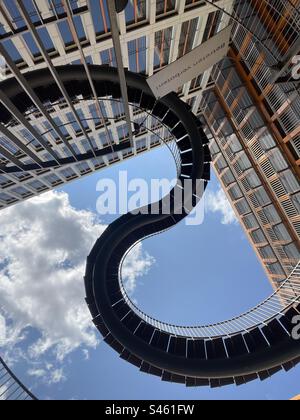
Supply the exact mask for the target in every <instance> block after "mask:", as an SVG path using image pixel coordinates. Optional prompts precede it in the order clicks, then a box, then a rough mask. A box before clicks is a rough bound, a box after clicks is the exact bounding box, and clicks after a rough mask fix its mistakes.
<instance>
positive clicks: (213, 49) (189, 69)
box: [147, 25, 232, 99]
mask: <svg viewBox="0 0 300 420" xmlns="http://www.w3.org/2000/svg"><path fill="white" fill-rule="evenodd" d="M231 31H232V25H231V26H228V27H227V28H226V29H224V30H223V31H221V32H219V33H218V34H217V35H216V36H214V37H213V38H211V39H210V40H208V41H206V42H204V43H203V44H202V45H200V46H199V47H197V48H195V49H194V50H193V51H191V52H190V53H188V54H186V55H184V56H183V57H182V58H180V59H179V60H177V61H175V62H174V63H172V64H170V65H168V66H167V67H165V68H164V69H163V70H161V71H159V72H158V73H156V74H155V75H154V76H151V77H149V78H148V80H147V81H148V85H149V86H150V88H151V90H152V92H153V94H154V95H155V97H156V98H157V99H159V98H163V97H164V96H166V95H168V94H169V93H170V92H173V91H177V90H178V89H179V88H180V87H181V86H183V85H184V84H185V83H187V82H189V81H191V80H193V79H194V78H196V77H198V76H199V75H201V74H203V73H204V72H205V71H206V70H209V69H210V68H211V67H212V66H214V65H215V64H217V63H218V62H219V61H221V60H222V59H223V58H224V57H226V55H227V53H228V49H229V43H230V37H231Z"/></svg>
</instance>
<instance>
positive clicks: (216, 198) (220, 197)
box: [205, 188, 237, 225]
mask: <svg viewBox="0 0 300 420" xmlns="http://www.w3.org/2000/svg"><path fill="white" fill-rule="evenodd" d="M205 208H206V211H207V212H212V213H220V214H221V217H222V219H221V223H222V224H223V225H231V224H235V223H237V218H236V215H235V213H234V211H233V209H232V207H231V204H230V203H229V201H228V199H227V197H226V194H225V193H224V191H223V190H222V189H221V188H220V189H219V190H218V191H216V192H212V191H208V192H207V193H206V195H205Z"/></svg>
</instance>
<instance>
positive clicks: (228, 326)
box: [119, 229, 300, 339]
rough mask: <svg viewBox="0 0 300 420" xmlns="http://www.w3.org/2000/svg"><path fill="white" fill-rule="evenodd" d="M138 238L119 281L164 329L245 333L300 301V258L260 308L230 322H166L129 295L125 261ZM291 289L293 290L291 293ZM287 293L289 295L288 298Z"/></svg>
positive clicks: (201, 334)
mask: <svg viewBox="0 0 300 420" xmlns="http://www.w3.org/2000/svg"><path fill="white" fill-rule="evenodd" d="M168 230H169V229H165V230H163V231H162V232H159V233H155V234H152V235H149V236H148V237H146V238H143V240H142V241H144V240H145V239H149V238H151V237H154V236H156V235H158V234H161V233H163V232H166V231H168ZM142 241H137V242H136V243H135V244H134V245H132V247H131V248H130V249H129V250H128V251H127V253H126V254H125V255H124V257H123V260H122V263H121V265H120V269H119V279H120V280H119V281H120V288H121V292H122V295H123V297H124V300H125V301H126V303H127V304H128V306H129V307H130V308H131V309H132V310H133V311H134V312H135V313H136V314H137V315H138V316H139V317H140V318H141V319H143V320H144V321H145V322H147V323H149V324H150V325H152V326H154V327H155V328H157V329H160V330H161V331H164V332H168V333H171V334H174V335H178V336H184V337H191V338H207V339H210V338H215V337H227V336H228V335H234V334H240V333H243V332H248V331H249V330H252V329H254V328H256V327H258V326H264V325H266V324H267V323H269V322H270V321H271V320H272V319H275V318H277V317H279V316H280V315H282V314H283V313H284V312H286V311H287V310H288V309H289V308H290V307H292V306H294V305H295V304H296V303H298V302H300V261H299V262H298V264H297V266H296V267H295V268H294V270H293V271H292V273H291V274H290V276H289V277H288V278H287V279H286V280H285V281H284V282H283V283H282V284H281V286H280V287H279V288H278V289H277V290H276V291H275V292H274V293H273V294H272V295H271V296H270V297H268V298H267V299H265V300H264V301H263V302H262V303H260V304H258V305H257V306H256V307H254V308H252V309H251V310H249V311H247V312H245V313H243V314H241V315H239V316H237V317H235V318H232V319H229V320H227V321H222V322H219V323H216V324H211V325H203V326H178V325H175V324H169V323H166V322H161V321H159V320H157V319H155V318H153V317H151V316H149V315H147V314H145V313H144V312H143V311H141V310H140V309H139V308H138V307H137V305H136V304H135V303H134V302H133V301H132V300H131V298H130V297H129V295H128V293H127V291H126V288H125V285H124V281H123V277H122V267H123V264H124V262H125V259H126V257H127V256H128V254H129V253H130V252H131V251H132V249H133V248H134V247H135V246H137V245H138V244H139V243H140V242H142ZM290 290H293V292H292V293H290ZM284 296H287V297H288V298H287V299H286V298H284ZM283 300H286V301H287V303H286V305H285V306H284V305H283V304H282V303H280V302H282V301H283Z"/></svg>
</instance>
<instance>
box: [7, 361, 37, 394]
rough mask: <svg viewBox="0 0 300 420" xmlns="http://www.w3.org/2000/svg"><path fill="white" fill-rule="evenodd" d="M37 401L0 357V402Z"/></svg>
mask: <svg viewBox="0 0 300 420" xmlns="http://www.w3.org/2000/svg"><path fill="white" fill-rule="evenodd" d="M3 400H20V401H21V400H37V398H36V397H35V396H34V395H33V394H32V393H31V392H30V391H29V390H28V389H27V388H26V387H25V386H24V385H23V384H22V382H21V381H20V380H19V379H18V378H17V377H16V376H15V375H14V373H13V372H12V371H11V370H10V369H9V367H8V366H7V365H6V363H4V361H3V360H2V359H1V357H0V401H3Z"/></svg>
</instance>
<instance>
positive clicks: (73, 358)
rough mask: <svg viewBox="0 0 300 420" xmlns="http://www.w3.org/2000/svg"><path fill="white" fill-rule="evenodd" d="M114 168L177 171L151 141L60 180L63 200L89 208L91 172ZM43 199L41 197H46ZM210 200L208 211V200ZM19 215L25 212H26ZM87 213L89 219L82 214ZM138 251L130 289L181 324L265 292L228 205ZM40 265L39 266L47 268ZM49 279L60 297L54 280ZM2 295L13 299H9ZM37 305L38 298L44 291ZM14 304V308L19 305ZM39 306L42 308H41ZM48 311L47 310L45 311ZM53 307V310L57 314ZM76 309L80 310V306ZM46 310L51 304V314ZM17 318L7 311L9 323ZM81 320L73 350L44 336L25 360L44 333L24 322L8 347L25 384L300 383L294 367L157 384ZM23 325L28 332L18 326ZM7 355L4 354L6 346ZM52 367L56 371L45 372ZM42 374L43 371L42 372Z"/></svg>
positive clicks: (263, 392)
mask: <svg viewBox="0 0 300 420" xmlns="http://www.w3.org/2000/svg"><path fill="white" fill-rule="evenodd" d="M153 162H155V164H153ZM120 170H128V173H129V178H134V177H143V178H145V179H148V180H150V179H151V177H154V178H169V179H172V178H174V176H175V168H174V164H173V162H172V159H171V157H170V156H169V154H168V153H167V152H166V151H162V150H157V151H153V152H151V153H148V154H146V155H143V156H140V157H138V158H135V159H132V160H129V161H127V162H125V163H123V164H122V165H118V166H115V167H112V168H110V169H108V170H106V171H105V172H102V173H98V174H95V175H93V176H90V177H88V178H85V179H83V180H81V181H78V182H75V183H73V184H70V185H68V186H65V187H64V188H62V190H61V191H63V192H65V193H67V194H68V195H69V200H70V203H69V204H70V205H71V206H72V207H73V208H74V209H75V210H76V211H81V210H88V211H89V212H93V213H95V211H96V201H97V198H98V194H99V193H97V191H96V184H97V181H98V180H99V179H100V177H106V178H112V179H116V180H117V178H118V173H119V171H120ZM219 188H220V187H219V185H218V182H217V180H216V179H215V178H213V180H212V182H211V184H210V189H209V191H210V192H209V194H210V195H211V197H216V194H217V193H218V191H219ZM49 203H50V202H49ZM49 203H46V204H47V205H48V206H49ZM43 205H45V203H44V204H43ZM48 208H49V207H48ZM210 208H211V210H212V207H210ZM20 209H21V207H20V208H19V210H16V211H21V210H20ZM215 210H216V209H215ZM227 210H228V211H229V210H230V209H229V208H227ZM42 211H43V210H42ZM49 211H50V210H49ZM44 214H45V215H46V214H47V211H46V210H45V212H44V211H43V213H42V214H41V217H43V215H44ZM72 214H73V213H72ZM74 214H75V213H74ZM80 215H81V216H82V215H83V214H82V213H80ZM22 217H24V218H25V217H26V212H25V211H24V212H23V213H22ZM45 217H46V216H45ZM84 217H86V215H85V216H84ZM24 220H25V219H24ZM111 220H112V218H111V217H101V223H104V224H107V223H110V222H111ZM229 220H230V219H229ZM222 221H223V223H222ZM231 221H232V220H231ZM85 222H86V224H87V223H90V225H91V222H90V221H89V222H87V219H85ZM97 222H99V219H97ZM95 223H96V222H95ZM34 226H35V225H34ZM47 235H48V236H49V237H50V236H51V232H50V231H49V232H48V233H47V231H46V232H45V233H44V236H43V237H42V241H45V243H46V244H47V240H48V239H49V238H48V236H47ZM56 235H58V236H57V240H58V241H60V240H62V241H68V238H64V231H63V227H62V228H61V231H60V232H59V233H56ZM60 235H61V238H59V236H60ZM96 236H97V235H96ZM96 236H95V237H96ZM47 238H48V239H47ZM93 240H94V239H93ZM49 241H50V239H49ZM68 246H69V244H68ZM72 247H74V249H75V248H76V247H78V245H76V243H74V246H73V245H72V244H71V248H72ZM74 252H75V251H74ZM68 255H69V256H68V258H65V259H64V260H63V264H64V265H65V266H66V265H67V264H68V263H69V260H70V261H71V259H72V258H75V259H76V258H79V257H80V256H78V255H77V254H76V252H75V254H74V255H73V254H72V255H73V257H72V258H71V256H70V252H69V254H68ZM0 256H1V250H0ZM149 256H150V257H151V259H149V258H150V257H149ZM139 257H140V258H146V259H147V258H148V262H149V265H151V268H150V270H149V271H148V270H147V269H145V272H144V275H143V276H142V277H139V278H138V279H135V282H136V289H135V292H134V295H133V296H134V298H135V299H136V300H137V301H138V304H139V307H140V308H141V309H142V310H143V311H145V312H146V313H148V314H149V315H152V316H154V317H157V318H159V319H161V320H163V321H167V322H172V323H176V324H180V325H187V324H189V325H190V324H195V325H197V324H200V325H201V324H207V323H212V322H217V321H222V320H225V319H228V318H231V317H233V316H235V315H238V314H239V313H240V312H244V311H246V310H248V309H249V308H250V307H252V306H254V305H256V304H257V303H258V302H259V301H261V300H263V299H264V298H266V297H267V296H268V295H269V294H270V293H271V287H270V285H269V283H268V281H267V279H266V276H265V273H264V271H263V269H262V267H261V266H260V264H259V262H258V261H257V258H256V256H255V253H254V251H253V250H252V248H251V246H250V245H249V243H248V240H247V238H246V236H245V234H244V232H243V230H242V229H241V227H240V226H239V225H238V224H237V223H234V222H233V223H227V224H224V214H222V213H221V212H220V211H208V212H207V214H206V217H205V222H204V224H203V225H201V226H196V227H195V226H194V227H188V226H186V225H185V224H184V223H182V224H180V225H179V226H177V227H176V228H174V229H173V230H171V231H169V232H167V233H165V234H163V235H160V236H157V237H154V238H152V239H150V240H147V241H145V242H144V244H143V254H141V255H140V256H139ZM150 262H151V263H150ZM70 264H71V262H70ZM78 264H79V263H78ZM133 265H134V264H133ZM78 266H79V267H80V269H78V270H77V271H78V273H77V274H76V273H75V277H76V279H75V278H74V279H73V280H72V281H75V280H76V287H77V288H76V293H77V295H76V299H78V302H81V300H83V299H84V290H83V287H82V283H81V282H82V280H81V278H82V277H81V276H82V274H83V273H81V270H82V263H81V262H80V264H79V265H78ZM58 268H61V267H58ZM64 268H65V267H64ZM39 269H40V270H43V267H39ZM51 275H52V274H51ZM72 275H73V274H72ZM54 278H55V277H54ZM35 281H38V279H35ZM55 287H57V294H58V296H59V294H60V284H59V282H57V284H55ZM51 290H52V289H51ZM54 290H56V289H54ZM68 290H69V289H68ZM81 294H82V295H81ZM39 298H40V297H39ZM49 299H50V298H49ZM6 304H7V305H8V304H9V301H8V300H7V302H6ZM38 304H39V305H43V300H42V299H41V300H40V302H38ZM40 307H42V306H40ZM11 310H12V309H11ZM15 310H16V314H17V313H18V310H19V308H15ZM42 315H43V314H42V311H41V317H42ZM16 316H17V315H16ZM47 316H48V317H49V314H48V315H47ZM55 316H56V314H55V311H53V317H55ZM78 317H79V318H78V319H81V318H80V315H78ZM12 318H13V316H12ZM50 318H51V313H50V317H49V318H48V319H49V321H50ZM13 321H14V320H13V319H12V320H10V321H8V320H7V323H6V328H7V329H8V328H9V327H10V324H13ZM57 321H58V322H59V320H57ZM57 325H58V324H56V327H57ZM84 328H85V329H84V332H82V331H81V333H82V334H81V335H80V338H78V337H77V335H76V334H77V332H75V330H74V331H73V330H72V329H67V330H66V331H70V335H71V336H72V337H73V336H74V337H76V340H78V342H79V343H80V342H81V341H80V340H81V339H82V345H80V346H78V347H76V346H75V347H74V350H73V351H70V352H69V353H67V354H66V356H65V357H63V358H62V359H61V360H60V361H59V362H57V353H54V351H53V348H54V347H51V346H50V344H49V350H47V351H45V352H44V353H42V354H41V353H39V354H33V353H34V352H33V350H32V348H31V353H30V355H31V356H30V357H31V359H30V365H29V364H28V363H27V361H26V360H25V359H26V357H27V356H26V355H27V354H29V353H28V352H27V353H25V348H26V351H27V350H28V346H29V344H30V343H36V342H37V340H39V338H40V337H41V336H42V330H43V325H42V324H41V323H40V324H39V323H38V321H37V320H35V324H34V326H33V328H30V327H28V325H27V328H26V330H25V336H24V339H23V340H21V341H20V342H19V343H16V342H15V343H14V348H13V351H12V352H11V353H13V357H12V360H13V362H14V369H15V370H16V372H17V373H18V374H20V375H21V376H22V377H23V378H25V382H26V383H27V384H29V385H30V384H31V386H32V389H33V391H34V392H35V393H36V394H37V396H38V397H39V398H51V399H72V398H74V399H109V400H117V399H135V400H140V399H174V400H177V399H183V400H185V399H210V400H217V399H236V400H238V399H261V400H268V399H289V398H291V397H293V396H294V395H296V394H298V393H299V392H300V390H299V386H298V385H297V384H298V383H299V372H300V370H299V368H297V369H295V370H293V371H292V372H290V373H287V374H286V373H279V374H277V375H276V376H275V377H273V378H272V379H270V380H268V381H266V382H264V383H260V382H254V383H252V384H249V385H245V386H243V387H239V388H238V387H227V388H222V389H218V390H210V389H206V388H204V389H202V388H197V389H186V388H185V387H183V386H182V385H175V384H169V383H162V382H161V381H160V380H159V379H158V378H156V377H152V376H148V375H144V374H141V373H140V372H139V371H138V370H137V369H136V368H134V367H133V366H131V365H129V364H127V363H126V362H124V361H123V360H121V359H119V358H118V356H117V354H116V353H115V352H114V351H113V350H111V349H110V347H108V346H107V345H106V344H105V343H100V344H98V345H97V347H96V348H94V347H95V345H94V342H93V339H92V340H90V341H89V338H88V337H86V335H85V333H86V331H87V330H86V328H87V327H86V326H85V327H84ZM91 328H93V327H92V326H91ZM14 331H15V330H14ZM0 332H1V322H0ZM22 334H23V335H24V331H23V332H22ZM46 334H47V333H45V334H44V335H45V336H46ZM93 334H95V337H96V338H97V339H99V340H100V339H101V337H100V336H99V335H98V334H97V332H95V331H93ZM82 337H84V338H82ZM52 339H53V340H55V338H52ZM74 339H75V338H74ZM53 346H54V345H53ZM10 348H12V347H10ZM23 351H24V352H23ZM7 354H8V355H9V351H8V352H7ZM53 366H54V367H56V368H55V369H54V368H53ZM51 369H52V370H51ZM53 369H54V370H53ZM47 372H48V373H47ZM49 372H52V373H51V375H52V376H51V378H52V380H51V381H50V380H49V375H50V373H49ZM47 375H48V380H45V377H46V376H47Z"/></svg>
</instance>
